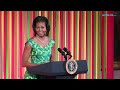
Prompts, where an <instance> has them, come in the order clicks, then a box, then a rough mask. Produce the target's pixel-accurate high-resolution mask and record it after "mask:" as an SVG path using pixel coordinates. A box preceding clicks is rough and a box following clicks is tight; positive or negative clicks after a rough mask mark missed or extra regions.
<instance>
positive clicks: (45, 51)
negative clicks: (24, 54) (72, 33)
mask: <svg viewBox="0 0 120 90" xmlns="http://www.w3.org/2000/svg"><path fill="white" fill-rule="evenodd" d="M26 43H28V44H29V45H31V47H32V50H31V63H34V64H43V63H46V62H49V61H50V57H51V50H52V47H53V45H54V43H55V42H54V40H52V39H50V40H49V43H48V45H47V46H45V47H42V46H40V45H39V44H37V43H36V42H35V41H34V40H33V39H32V38H31V39H29V40H28V41H27V42H26ZM40 78H42V76H38V75H33V74H30V73H28V71H27V70H26V72H25V75H24V79H40Z"/></svg>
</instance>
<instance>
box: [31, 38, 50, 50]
mask: <svg viewBox="0 0 120 90" xmlns="http://www.w3.org/2000/svg"><path fill="white" fill-rule="evenodd" d="M31 40H32V41H33V42H34V43H36V44H37V45H38V46H39V47H41V48H46V47H47V46H48V45H49V44H50V41H51V39H50V38H49V42H48V44H47V45H46V46H45V47H43V46H41V45H40V44H38V43H37V42H36V41H34V39H31Z"/></svg>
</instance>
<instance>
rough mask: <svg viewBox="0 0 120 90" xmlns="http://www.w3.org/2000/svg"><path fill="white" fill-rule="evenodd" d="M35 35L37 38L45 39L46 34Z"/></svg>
mask: <svg viewBox="0 0 120 90" xmlns="http://www.w3.org/2000/svg"><path fill="white" fill-rule="evenodd" d="M36 37H37V38H39V39H45V37H46V36H41V37H40V36H38V35H36Z"/></svg>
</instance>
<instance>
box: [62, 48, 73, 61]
mask: <svg viewBox="0 0 120 90" xmlns="http://www.w3.org/2000/svg"><path fill="white" fill-rule="evenodd" d="M63 50H64V51H65V52H66V53H67V54H66V55H69V56H70V58H71V57H72V55H71V52H70V51H68V49H67V48H66V47H64V48H63ZM70 58H69V59H70Z"/></svg>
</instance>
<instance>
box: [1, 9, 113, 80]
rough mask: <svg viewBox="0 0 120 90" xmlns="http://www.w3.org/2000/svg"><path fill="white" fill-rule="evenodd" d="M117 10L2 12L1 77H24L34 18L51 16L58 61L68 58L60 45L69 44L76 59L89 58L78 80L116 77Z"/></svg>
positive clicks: (68, 46) (52, 36) (51, 34)
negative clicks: (60, 50)
mask: <svg viewBox="0 0 120 90" xmlns="http://www.w3.org/2000/svg"><path fill="white" fill-rule="evenodd" d="M111 13H112V14H113V11H0V78H1V79H23V76H24V72H25V68H23V67H22V53H23V49H24V46H25V42H26V41H27V40H28V39H29V38H31V37H32V36H33V35H34V34H33V30H32V21H33V19H34V18H35V17H36V16H38V15H40V16H41V15H42V16H46V17H47V18H48V19H49V22H50V26H51V31H50V35H49V36H50V37H51V38H52V39H54V40H55V42H56V44H55V47H56V49H55V56H56V61H61V60H64V58H63V56H62V55H61V54H60V53H59V52H58V51H57V48H64V47H67V48H68V50H70V51H71V54H72V56H73V58H74V59H75V60H87V64H88V72H87V73H86V74H80V75H77V76H76V79H86V78H88V79H99V78H103V79H112V78H113V60H114V58H113V55H114V48H113V47H114V46H113V45H114V43H113V42H114V38H113V37H114V36H113V35H114V24H113V23H114V17H113V16H102V14H111Z"/></svg>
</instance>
